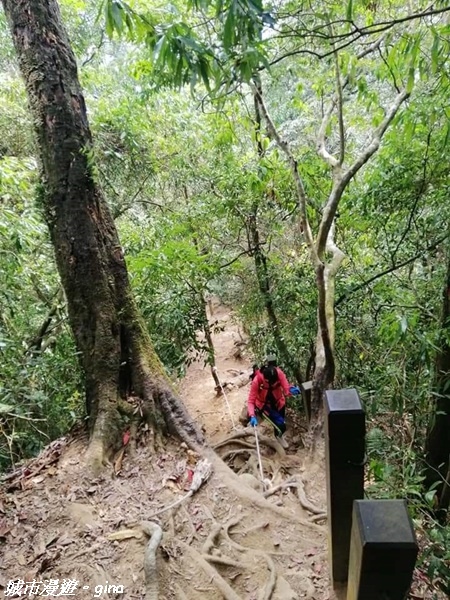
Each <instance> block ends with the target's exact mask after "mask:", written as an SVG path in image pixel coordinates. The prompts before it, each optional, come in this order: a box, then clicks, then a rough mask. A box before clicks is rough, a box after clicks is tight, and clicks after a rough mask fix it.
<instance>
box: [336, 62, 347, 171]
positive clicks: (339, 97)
mask: <svg viewBox="0 0 450 600" xmlns="http://www.w3.org/2000/svg"><path fill="white" fill-rule="evenodd" d="M334 60H335V66H336V95H337V109H338V122H339V163H338V165H339V167H342V165H343V163H344V158H345V135H344V133H345V132H344V107H343V101H342V82H341V70H340V68H339V54H338V53H337V52H335V54H334Z"/></svg>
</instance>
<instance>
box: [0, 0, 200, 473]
mask: <svg viewBox="0 0 450 600" xmlns="http://www.w3.org/2000/svg"><path fill="white" fill-rule="evenodd" d="M2 3H3V7H4V10H5V13H6V16H7V19H8V22H9V25H10V29H11V33H12V37H13V41H14V45H15V48H16V52H17V56H18V59H19V65H20V69H21V73H22V76H23V78H24V81H25V84H26V89H27V93H28V97H29V103H30V108H31V111H32V113H33V120H34V125H35V130H36V135H37V140H38V145H39V151H40V158H41V166H42V186H41V190H40V199H39V200H40V202H41V204H42V209H43V213H44V216H45V220H46V222H47V225H48V228H49V231H50V236H51V240H52V243H53V246H54V251H55V258H56V264H57V268H58V271H59V274H60V277H61V281H62V284H63V287H64V291H65V295H66V298H67V306H68V312H69V319H70V324H71V328H72V331H73V335H74V338H75V341H76V344H77V348H78V350H79V352H80V358H81V364H82V367H83V370H84V373H85V382H86V384H85V385H86V409H87V413H88V415H89V424H90V433H91V444H90V453H89V462H90V464H91V466H92V467H94V468H95V469H98V468H99V467H100V466H101V463H102V462H103V461H104V459H105V457H106V455H107V454H108V452H109V451H110V450H111V449H112V448H114V446H115V445H116V444H117V443H118V441H120V432H121V429H122V424H123V416H124V415H127V414H131V413H132V412H133V408H132V407H130V405H129V404H128V403H127V402H124V401H123V399H125V398H126V397H127V395H129V394H131V393H133V394H134V395H137V396H138V397H139V398H140V401H142V403H143V413H144V415H145V416H146V417H147V418H148V419H149V420H150V421H151V422H152V423H153V424H154V426H155V427H157V428H158V429H159V430H162V431H169V432H171V433H173V434H175V435H178V436H179V437H181V438H183V439H184V440H186V441H187V442H189V443H201V442H202V435H201V433H200V432H199V430H198V429H197V427H196V425H195V423H194V422H193V421H192V420H191V419H190V417H189V416H188V414H187V412H186V410H185V408H184V406H183V404H182V402H181V401H180V400H179V398H177V396H176V395H175V393H174V391H173V390H172V388H171V386H170V384H169V382H168V381H167V379H166V377H165V375H164V372H163V369H162V366H161V364H160V362H159V359H158V357H157V356H156V354H155V352H154V349H153V347H152V344H151V341H150V339H149V337H148V334H147V332H146V328H145V325H144V323H143V322H142V320H141V318H140V316H139V314H138V312H137V309H136V306H135V303H134V299H133V295H132V292H131V289H130V284H129V280H128V274H127V268H126V264H125V259H124V256H123V252H122V249H121V246H120V241H119V238H118V235H117V231H116V227H115V225H114V221H113V218H112V215H111V212H110V210H109V208H108V205H107V203H106V200H105V198H104V196H103V193H102V191H101V189H100V188H99V186H98V185H97V183H96V178H95V166H94V164H93V162H92V153H91V143H92V140H91V132H90V129H89V123H88V119H87V114H86V106H85V102H84V98H83V93H82V90H81V87H80V84H79V81H78V75H77V65H76V60H75V56H74V54H73V52H72V49H71V46H70V42H69V40H68V37H67V34H66V31H65V29H64V25H63V23H62V19H61V15H60V11H59V7H58V4H57V2H56V0H20V1H16V0H2Z"/></svg>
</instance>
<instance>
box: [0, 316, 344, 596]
mask: <svg viewBox="0 0 450 600" xmlns="http://www.w3.org/2000/svg"><path fill="white" fill-rule="evenodd" d="M213 319H217V320H219V321H220V322H221V324H222V325H223V326H224V330H223V331H222V332H220V333H218V334H216V335H214V344H215V347H216V351H217V368H218V374H219V376H220V378H221V380H229V379H230V378H231V377H232V376H233V375H235V374H236V372H239V371H246V370H248V369H249V368H250V366H251V357H245V358H244V359H236V358H234V356H233V355H234V353H235V351H236V346H235V341H237V340H239V339H240V336H239V334H238V329H237V325H236V323H234V322H233V320H232V316H231V315H230V313H229V311H227V310H226V309H225V308H223V307H219V306H216V307H215V308H214V310H213ZM179 387H180V393H181V395H182V397H183V399H184V401H185V402H186V405H187V407H188V409H189V411H190V413H191V415H192V416H194V417H195V418H196V419H198V421H199V422H200V423H201V425H202V426H203V427H204V431H205V433H206V436H207V439H208V440H209V441H210V443H211V444H212V445H214V444H217V443H218V442H220V441H221V440H223V439H225V438H227V437H228V436H229V435H231V434H233V433H236V432H237V431H243V427H242V426H241V425H240V424H239V422H238V418H239V415H240V413H241V410H242V407H243V405H244V404H245V400H246V398H247V394H248V385H246V386H243V387H240V388H236V389H233V390H232V391H228V392H227V399H228V402H229V405H230V407H231V412H232V415H233V422H234V424H235V426H234V427H233V423H232V420H231V417H230V413H229V410H228V408H227V404H226V401H225V399H224V397H223V396H217V394H216V392H215V390H214V382H213V379H212V377H211V374H210V371H209V368H208V367H204V366H203V363H202V362H194V363H193V364H192V365H191V366H190V368H189V370H188V373H187V376H186V378H185V379H184V380H183V381H182V382H180V386H179ZM288 424H289V423H288ZM258 431H259V434H260V436H261V438H262V439H264V436H267V438H268V439H269V440H271V441H273V435H272V432H271V431H270V430H268V429H265V428H264V426H260V427H258ZM251 433H253V432H251ZM300 434H301V426H300V425H299V423H296V422H295V421H294V420H293V419H292V418H291V423H290V429H289V431H288V439H289V440H290V442H291V446H290V448H289V449H288V450H287V454H286V455H285V456H283V455H282V454H283V452H282V450H279V452H278V453H277V452H276V451H275V450H274V449H273V448H271V447H269V446H267V445H266V444H264V443H262V444H261V450H262V454H263V466H264V476H265V477H266V478H267V479H270V480H271V482H270V486H271V488H272V489H273V488H274V487H275V486H277V485H279V484H282V482H283V481H284V482H286V481H287V480H289V479H290V478H292V477H295V479H296V482H297V483H298V484H299V485H300V487H301V489H302V490H303V491H304V492H305V494H306V496H307V499H308V500H309V501H310V502H311V503H312V504H313V505H314V506H313V508H316V509H319V510H320V509H323V510H324V511H325V476H324V464H323V452H322V450H321V449H320V448H319V450H318V452H316V454H315V456H314V457H313V458H311V457H309V456H308V453H307V452H306V451H305V450H304V449H303V448H302V447H301V435H300ZM253 442H254V438H253V435H252V434H251V435H250V436H247V437H245V438H242V439H238V440H237V441H236V442H233V443H230V444H227V445H225V446H222V447H220V448H219V449H218V450H217V451H218V453H219V454H221V455H222V456H223V455H224V454H226V453H228V454H229V458H228V464H229V465H230V466H232V467H233V470H234V471H235V472H238V471H241V472H242V474H243V476H240V478H239V479H237V478H236V476H235V475H233V474H232V473H230V471H228V470H227V468H221V467H220V466H219V467H218V463H216V464H213V467H214V472H213V474H212V476H211V477H210V479H209V480H208V481H207V482H206V483H205V484H204V485H202V487H201V488H200V490H199V491H198V492H197V493H195V494H194V495H193V497H191V498H190V499H188V500H187V501H186V502H185V503H183V504H181V506H179V507H177V508H176V509H173V510H171V511H168V512H166V513H163V514H161V515H160V516H158V517H157V518H156V519H155V521H156V522H158V523H159V524H160V525H161V527H162V529H163V538H162V542H161V545H160V546H159V549H158V550H157V553H156V566H157V571H158V574H159V575H158V579H159V598H160V600H172V599H177V600H186V599H188V600H203V599H204V600H216V599H217V600H219V599H221V598H224V597H227V598H234V599H235V600H238V599H240V600H260V599H265V600H270V599H272V600H294V599H301V598H311V599H314V600H327V599H329V600H331V599H332V598H337V597H339V598H341V597H342V595H341V593H339V595H338V596H335V595H334V594H335V593H334V592H333V591H332V590H331V588H330V585H329V577H328V569H329V567H328V563H327V548H326V522H325V521H324V520H319V522H318V523H319V524H317V523H314V522H313V517H314V515H313V513H312V512H310V511H307V510H305V509H304V508H302V507H301V505H300V502H299V499H298V495H297V491H298V488H296V487H295V486H294V485H291V486H290V487H289V486H288V487H284V488H281V489H280V490H279V491H278V492H276V493H273V494H270V493H269V494H266V496H267V499H266V500H264V497H263V493H262V492H263V489H262V485H261V482H260V481H259V480H258V468H257V461H256V453H255V451H254V449H252V448H249V447H247V446H248V445H252V444H253ZM232 451H234V453H232ZM85 452H86V439H85V438H83V436H73V437H71V438H70V440H69V439H63V440H58V441H56V442H54V443H53V444H52V445H50V446H49V447H48V448H47V449H46V451H45V452H44V453H43V455H41V456H40V457H38V459H36V460H35V461H34V462H33V463H31V464H30V465H28V467H27V470H24V472H23V474H22V477H21V478H20V479H16V480H9V481H7V482H5V483H4V484H3V486H2V489H1V490H0V494H1V495H0V544H1V548H2V554H1V555H0V587H3V588H6V586H7V585H8V582H9V581H10V580H18V579H21V580H23V581H25V582H32V581H33V580H35V581H37V582H43V581H47V584H48V580H51V579H53V580H56V579H58V580H59V586H60V587H59V592H60V593H61V595H62V596H63V593H62V591H63V588H62V587H61V583H62V581H63V580H64V579H66V580H69V579H72V580H76V581H77V582H78V583H77V586H76V589H75V595H74V596H73V597H74V598H76V599H77V600H78V599H84V598H86V599H88V598H93V597H101V598H126V599H132V598H137V599H140V598H143V597H144V596H145V577H144V567H143V561H144V552H145V547H146V544H147V541H148V538H147V537H146V536H145V535H144V534H143V533H142V530H141V528H140V526H139V523H140V522H142V521H145V520H147V519H148V517H149V516H150V515H152V514H153V513H154V512H156V511H158V510H159V509H161V508H163V507H165V506H167V505H169V504H171V503H173V502H174V501H176V500H177V499H178V498H180V497H181V496H182V495H183V494H185V493H186V490H188V489H189V485H190V480H191V476H192V470H193V469H194V468H195V465H196V464H197V462H198V460H199V456H197V455H196V454H195V453H194V452H192V451H191V450H188V448H187V447H186V446H185V445H184V444H180V443H179V442H176V441H174V440H169V441H168V440H160V439H154V438H153V436H152V433H151V432H150V431H141V432H140V435H139V442H138V445H137V447H136V448H135V449H134V450H133V449H132V447H131V446H127V451H126V452H125V455H124V458H123V463H122V466H121V468H120V465H119V464H118V463H116V465H115V467H116V468H115V469H114V466H113V465H111V468H109V469H107V470H106V471H105V472H104V473H103V475H102V476H101V477H100V478H98V479H95V480H92V479H89V478H88V477H87V475H86V474H85V471H84V466H83V465H84V461H83V458H84V454H85ZM43 465H46V466H44V467H43ZM38 469H39V470H38ZM115 471H118V472H116V473H115ZM302 486H303V487H302ZM253 488H259V491H258V490H256V491H255V490H254V489H253ZM319 519H320V518H319ZM211 555H212V558H211ZM201 556H203V558H201ZM205 557H206V558H207V560H205ZM218 562H219V563H220V562H222V563H223V562H227V563H228V564H226V565H225V564H218ZM106 582H108V583H106ZM66 583H67V582H66ZM67 585H68V586H69V583H67ZM110 585H115V586H123V593H121V588H116V591H114V590H112V589H111V588H109V591H108V586H110ZM224 585H225V588H224ZM88 586H89V587H88ZM95 586H101V587H97V590H95ZM227 586H228V587H227ZM83 588H84V589H83ZM39 589H40V592H42V590H43V586H42V585H41V586H40V588H39ZM22 591H23V589H22ZM56 593H58V592H56ZM66 593H67V592H66ZM27 595H28V596H29V597H32V596H30V594H29V590H28V592H27ZM9 597H13V596H9ZM17 597H18V596H17ZM149 598H150V596H147V599H149ZM152 600H154V599H153V598H152Z"/></svg>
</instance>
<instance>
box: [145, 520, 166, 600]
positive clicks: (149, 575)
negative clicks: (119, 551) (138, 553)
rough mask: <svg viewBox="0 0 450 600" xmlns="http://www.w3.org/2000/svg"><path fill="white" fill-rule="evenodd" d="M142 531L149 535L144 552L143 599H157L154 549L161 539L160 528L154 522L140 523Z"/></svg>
mask: <svg viewBox="0 0 450 600" xmlns="http://www.w3.org/2000/svg"><path fill="white" fill-rule="evenodd" d="M141 528H142V531H143V532H144V533H146V534H147V535H148V536H149V537H150V541H149V542H148V544H147V548H146V549H145V554H144V574H145V600H158V572H157V570H156V550H157V549H158V546H159V544H160V543H161V539H162V529H161V527H160V526H159V525H157V524H156V523H152V522H150V521H144V522H143V523H141Z"/></svg>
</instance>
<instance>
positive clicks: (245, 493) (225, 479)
mask: <svg viewBox="0 0 450 600" xmlns="http://www.w3.org/2000/svg"><path fill="white" fill-rule="evenodd" d="M203 456H206V457H207V458H208V460H209V461H210V462H211V464H212V465H213V466H214V471H215V474H216V477H218V479H219V480H220V481H221V482H222V483H225V484H226V485H227V487H228V488H229V489H230V490H232V491H233V492H234V493H235V494H236V495H237V496H239V497H241V498H245V499H246V500H248V501H249V502H251V503H252V504H253V506H257V507H259V508H262V509H266V510H270V511H271V512H273V513H275V514H276V515H278V516H279V517H282V518H283V519H287V520H288V521H290V522H291V523H297V524H300V525H304V526H305V527H308V528H309V529H310V530H315V531H320V533H321V534H322V533H323V529H322V527H320V526H319V525H316V524H315V523H311V522H310V521H308V520H306V519H302V518H301V517H298V516H297V515H296V514H295V513H294V512H291V511H289V510H287V509H285V508H282V507H280V506H275V505H274V504H272V503H271V502H269V501H268V500H266V498H264V496H263V495H262V494H260V493H258V492H257V491H255V490H254V489H252V488H250V487H249V486H246V485H243V482H242V480H241V479H240V478H239V477H238V476H237V475H236V473H234V471H232V470H231V469H230V467H228V465H226V464H225V463H224V462H223V461H222V460H221V459H220V457H219V456H218V455H217V454H216V453H215V452H214V451H213V450H211V449H210V448H205V450H204V451H203Z"/></svg>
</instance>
